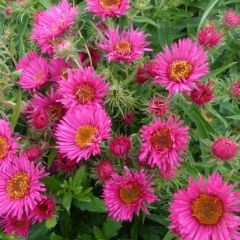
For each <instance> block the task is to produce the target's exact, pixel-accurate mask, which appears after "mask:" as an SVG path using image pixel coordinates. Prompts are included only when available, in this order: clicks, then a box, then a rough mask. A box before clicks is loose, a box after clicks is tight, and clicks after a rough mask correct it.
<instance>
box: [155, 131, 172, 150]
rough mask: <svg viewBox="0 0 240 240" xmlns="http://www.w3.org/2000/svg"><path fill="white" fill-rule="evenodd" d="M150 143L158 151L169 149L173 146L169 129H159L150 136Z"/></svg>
mask: <svg viewBox="0 0 240 240" xmlns="http://www.w3.org/2000/svg"><path fill="white" fill-rule="evenodd" d="M151 143H152V146H153V147H154V148H156V149H157V150H159V151H162V150H164V149H170V148H171V147H172V145H173V141H172V139H171V132H170V129H169V128H166V127H165V128H161V129H159V130H158V131H156V132H155V133H153V134H152V137H151Z"/></svg>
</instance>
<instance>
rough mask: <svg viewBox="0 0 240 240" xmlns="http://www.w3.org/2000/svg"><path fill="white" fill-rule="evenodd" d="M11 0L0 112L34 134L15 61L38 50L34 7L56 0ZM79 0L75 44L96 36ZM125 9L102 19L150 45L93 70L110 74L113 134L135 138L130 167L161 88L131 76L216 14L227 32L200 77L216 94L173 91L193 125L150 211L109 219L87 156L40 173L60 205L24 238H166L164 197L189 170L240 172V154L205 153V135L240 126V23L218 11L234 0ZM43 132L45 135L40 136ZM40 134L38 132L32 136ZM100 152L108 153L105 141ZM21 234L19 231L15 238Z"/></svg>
mask: <svg viewBox="0 0 240 240" xmlns="http://www.w3.org/2000/svg"><path fill="white" fill-rule="evenodd" d="M12 2H13V3H11V4H12V6H13V14H12V15H11V16H7V15H6V14H5V11H4V10H5V7H6V6H7V3H6V1H4V0H0V90H1V91H0V114H1V115H2V117H8V118H9V119H10V121H11V124H12V127H13V128H15V131H16V133H17V134H21V135H24V136H26V138H29V139H30V138H32V137H33V136H32V133H30V132H29V131H28V129H27V125H26V123H25V122H24V120H23V119H22V117H21V114H20V113H21V109H22V108H23V106H24V104H25V102H26V100H27V99H28V98H29V97H30V96H29V95H28V94H26V93H23V92H21V90H20V88H19V86H18V76H19V73H18V72H16V71H15V65H16V62H17V61H18V59H20V58H21V57H22V56H23V55H24V54H25V53H26V52H28V51H30V50H36V49H37V48H36V46H35V45H34V43H33V42H31V41H30V40H29V35H30V32H31V28H32V23H33V15H34V13H35V12H36V11H38V10H42V9H46V8H48V7H49V6H50V5H51V4H54V3H57V2H58V1H54V0H52V1H50V0H32V1H31V0H30V1H28V3H27V4H26V5H25V7H20V6H19V5H18V4H17V3H15V2H16V1H12ZM72 3H73V4H74V5H76V6H78V9H79V13H80V14H79V16H78V22H77V24H76V25H77V33H78V37H76V38H75V39H74V46H75V49H76V51H81V50H83V49H84V47H83V46H85V45H86V44H87V43H88V41H89V39H91V41H92V42H97V41H98V39H99V32H98V31H97V29H96V27H95V26H94V22H95V23H96V22H97V21H96V20H95V21H93V19H92V15H91V14H87V13H86V12H85V11H84V9H85V3H84V1H72ZM131 3H132V8H131V10H130V11H129V12H128V14H127V16H125V17H123V18H120V19H114V20H113V19H112V20H109V21H107V25H108V26H113V25H117V24H120V25H121V26H127V25H128V26H131V25H133V26H134V27H136V28H139V29H141V30H143V31H144V32H145V33H147V34H148V40H149V41H150V42H151V48H152V49H153V52H151V53H150V54H148V55H146V57H145V59H142V60H141V61H138V62H136V63H135V64H134V65H133V66H128V65H118V64H115V63H110V64H107V63H106V61H105V60H104V59H103V58H102V59H101V61H100V63H99V64H98V67H97V72H98V73H100V74H102V75H105V76H106V77H107V79H108V81H109V82H110V94H109V96H108V97H107V99H106V107H107V110H108V112H109V114H110V115H111V116H112V119H113V135H114V136H117V135H119V134H124V135H129V136H130V137H131V140H132V149H131V154H132V155H131V156H132V159H131V162H130V163H129V165H130V167H134V168H138V165H137V162H138V160H137V154H138V150H139V145H140V139H139V135H138V132H139V129H140V127H141V126H142V125H143V124H148V123H149V122H150V121H151V120H152V117H151V116H149V114H148V113H147V111H146V108H147V103H148V101H149V99H150V98H151V97H152V96H153V95H154V94H156V93H157V94H159V93H161V94H165V95H166V92H164V91H163V90H162V89H160V88H159V87H157V86H154V85H152V84H151V83H150V82H149V83H147V84H144V85H139V84H138V83H136V82H135V81H134V76H135V73H136V70H137V68H138V67H139V66H140V65H141V64H142V63H143V62H146V61H147V60H148V59H149V58H152V57H153V56H154V55H155V54H156V53H157V52H159V51H160V50H161V49H162V48H163V47H164V45H165V44H169V45H170V44H171V43H173V42H174V41H176V40H177V39H179V38H183V37H187V36H188V37H191V38H193V39H196V36H197V32H198V31H199V29H200V28H201V27H203V26H205V25H206V24H207V23H209V22H211V21H214V22H215V24H216V25H217V27H218V29H219V30H220V31H221V32H222V33H224V40H223V41H222V43H221V44H220V45H218V46H217V47H216V48H213V49H211V50H209V51H208V54H209V59H210V61H209V65H210V68H211V72H210V73H209V75H208V76H206V77H205V79H204V80H205V81H207V80H211V82H212V84H213V89H214V101H212V102H211V103H210V104H208V105H207V106H206V107H204V108H201V109H200V108H199V107H197V106H194V105H192V103H191V102H190V101H189V100H188V98H187V97H184V96H183V95H177V96H175V97H174V98H173V99H172V100H171V104H172V110H171V111H172V112H173V113H176V114H178V115H180V116H181V118H183V119H184V121H185V124H188V125H189V126H190V127H191V137H192V138H191V142H190V145H189V149H188V155H187V156H186V158H185V161H184V162H183V164H182V166H181V168H180V169H179V170H178V173H177V175H176V177H175V178H174V179H173V180H172V181H164V180H162V179H161V178H160V177H157V172H155V173H156V174H155V176H156V178H155V179H154V181H155V188H156V192H157V195H158V196H159V197H160V198H161V202H158V203H155V204H153V206H151V212H152V214H151V215H150V216H146V215H144V214H141V215H140V217H139V218H134V219H133V221H132V222H131V223H128V222H119V223H117V222H114V221H113V220H112V219H111V218H108V217H107V215H106V213H105V206H104V203H103V201H102V200H101V193H102V188H101V186H100V185H95V181H94V180H93V179H92V178H91V174H90V169H91V167H92V166H91V163H89V162H91V160H90V161H88V163H85V164H84V165H82V166H81V167H80V168H79V169H78V170H77V171H76V172H75V173H74V174H73V175H72V176H70V177H66V176H61V175H54V176H49V177H47V178H45V179H44V182H45V184H46V185H47V187H48V191H49V193H50V194H51V195H53V196H55V200H56V203H57V208H58V210H57V213H56V216H54V217H53V218H52V219H50V220H47V221H46V222H44V223H41V224H37V225H35V226H33V227H32V228H31V232H30V234H29V237H28V239H29V240H36V239H42V240H45V239H51V240H63V239H64V240H65V239H66V240H67V239H68V240H72V239H76V240H94V239H96V240H109V239H123V240H127V239H131V240H137V239H143V240H149V239H151V240H158V239H162V240H171V239H175V236H174V235H173V234H171V233H170V232H169V231H168V228H167V227H168V224H169V220H168V217H167V216H168V214H169V213H168V205H169V203H170V201H171V197H172V194H173V193H174V192H176V191H177V189H179V188H182V187H184V186H186V184H187V179H188V177H189V176H192V177H196V176H197V175H199V174H201V175H204V176H207V175H208V174H210V173H212V172H213V171H219V172H220V173H221V174H222V175H223V176H224V178H225V179H226V180H228V181H230V182H238V181H239V180H240V175H239V169H240V164H239V161H238V159H237V160H236V161H233V162H227V163H226V162H225V163H221V162H217V161H216V160H214V159H212V157H211V154H210V153H209V146H210V144H211V143H210V142H211V141H212V140H213V139H214V138H216V137H217V136H221V135H225V134H227V133H228V134H231V136H234V137H235V138H238V137H239V133H240V109H239V101H238V100H237V99H234V98H232V97H231V96H230V95H229V91H230V90H229V89H230V85H231V83H233V82H234V81H236V80H238V79H240V73H239V72H240V68H239V57H240V51H239V49H240V45H239V38H240V29H239V28H238V29H227V28H226V27H224V25H223V22H222V18H223V14H224V13H225V12H226V10H227V9H230V8H232V9H234V10H236V11H238V12H239V11H240V1H239V0H229V1H227V0H211V1H208V0H135V1H131ZM127 112H133V113H134V114H135V115H136V121H135V123H134V125H133V126H131V127H126V126H124V125H123V124H122V122H121V119H122V116H123V115H124V114H125V113H127ZM34 137H35V139H38V137H40V138H41V139H44V140H46V141H47V139H46V137H45V138H44V136H34ZM36 137H37V138H36ZM55 156H56V150H55V149H54V148H52V149H50V150H49V152H48V153H47V154H46V155H45V156H44V161H45V163H46V165H47V167H48V168H50V166H51V164H52V162H53V160H54V158H55ZM102 156H103V157H109V150H108V149H107V147H106V148H105V149H104V150H103V153H102ZM110 157H111V156H110ZM113 160H114V162H115V164H116V165H117V166H118V167H119V169H118V170H119V171H120V172H121V171H122V165H123V164H122V163H121V159H117V158H114V159H113ZM0 239H16V238H13V237H12V236H9V237H6V236H5V235H4V234H3V233H2V234H1V235H0ZM17 239H18V238H17Z"/></svg>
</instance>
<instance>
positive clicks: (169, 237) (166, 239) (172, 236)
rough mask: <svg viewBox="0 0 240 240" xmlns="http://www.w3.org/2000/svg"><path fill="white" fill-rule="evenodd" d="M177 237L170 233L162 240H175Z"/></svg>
mask: <svg viewBox="0 0 240 240" xmlns="http://www.w3.org/2000/svg"><path fill="white" fill-rule="evenodd" d="M175 237H176V236H175V235H174V234H173V233H171V232H168V233H167V234H166V235H165V236H164V238H163V239H162V240H172V239H175Z"/></svg>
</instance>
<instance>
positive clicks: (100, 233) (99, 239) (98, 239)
mask: <svg viewBox="0 0 240 240" xmlns="http://www.w3.org/2000/svg"><path fill="white" fill-rule="evenodd" d="M93 233H94V236H95V238H96V240H106V238H105V236H104V233H103V231H102V230H101V229H100V228H98V227H96V226H93Z"/></svg>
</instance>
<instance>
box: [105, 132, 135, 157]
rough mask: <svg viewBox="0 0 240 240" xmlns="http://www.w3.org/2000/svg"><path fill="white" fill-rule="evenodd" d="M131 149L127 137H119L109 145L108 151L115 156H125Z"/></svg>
mask: <svg viewBox="0 0 240 240" xmlns="http://www.w3.org/2000/svg"><path fill="white" fill-rule="evenodd" d="M130 148H131V140H130V138H129V137H125V136H119V137H117V138H115V139H113V141H112V142H111V144H110V151H111V153H112V154H114V155H116V156H125V155H127V154H128V152H129V150H130Z"/></svg>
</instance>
